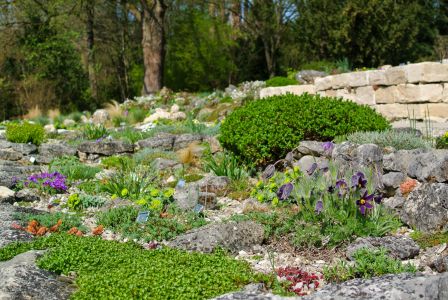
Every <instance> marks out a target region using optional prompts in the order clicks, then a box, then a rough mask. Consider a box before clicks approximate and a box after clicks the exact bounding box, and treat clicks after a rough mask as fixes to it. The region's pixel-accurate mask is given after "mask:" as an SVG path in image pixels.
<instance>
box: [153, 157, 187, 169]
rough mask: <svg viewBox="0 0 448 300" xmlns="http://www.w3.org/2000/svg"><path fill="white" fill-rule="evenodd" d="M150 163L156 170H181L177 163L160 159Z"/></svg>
mask: <svg viewBox="0 0 448 300" xmlns="http://www.w3.org/2000/svg"><path fill="white" fill-rule="evenodd" d="M152 163H153V165H154V167H155V168H156V169H157V170H165V169H178V168H182V165H181V164H180V163H179V162H178V161H175V160H171V159H166V158H161V157H158V158H156V159H154V161H153V162H152Z"/></svg>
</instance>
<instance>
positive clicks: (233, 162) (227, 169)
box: [203, 152, 248, 180]
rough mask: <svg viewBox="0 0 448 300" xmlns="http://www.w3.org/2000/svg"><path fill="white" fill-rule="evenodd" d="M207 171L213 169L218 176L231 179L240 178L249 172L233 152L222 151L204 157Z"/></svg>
mask: <svg viewBox="0 0 448 300" xmlns="http://www.w3.org/2000/svg"><path fill="white" fill-rule="evenodd" d="M203 162H204V168H205V171H207V172H209V171H212V172H213V173H214V174H215V175H216V176H227V177H228V178H229V179H230V180H240V179H243V178H244V177H247V176H248V174H247V172H246V170H245V169H244V167H243V166H241V165H240V164H239V163H238V160H237V159H236V157H235V156H233V155H232V154H231V153H227V152H221V153H219V154H216V155H214V156H213V155H208V156H206V157H205V158H204V160H203Z"/></svg>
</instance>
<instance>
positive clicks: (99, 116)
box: [92, 109, 109, 124]
mask: <svg viewBox="0 0 448 300" xmlns="http://www.w3.org/2000/svg"><path fill="white" fill-rule="evenodd" d="M107 120H109V113H108V112H107V111H106V110H105V109H98V110H96V111H95V112H94V113H93V115H92V122H93V124H104V123H105V122H106V121H107Z"/></svg>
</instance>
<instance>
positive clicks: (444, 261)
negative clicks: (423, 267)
mask: <svg viewBox="0 0 448 300" xmlns="http://www.w3.org/2000/svg"><path fill="white" fill-rule="evenodd" d="M431 267H432V268H433V269H434V270H436V271H437V272H439V273H443V272H447V271H448V255H445V256H441V257H439V258H438V259H436V260H435V261H434V262H433V263H432V264H431Z"/></svg>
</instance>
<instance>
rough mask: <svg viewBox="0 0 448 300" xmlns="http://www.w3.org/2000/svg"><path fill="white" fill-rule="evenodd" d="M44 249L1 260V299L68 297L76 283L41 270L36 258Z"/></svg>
mask: <svg viewBox="0 0 448 300" xmlns="http://www.w3.org/2000/svg"><path fill="white" fill-rule="evenodd" d="M42 254H43V251H28V252H25V253H22V254H19V255H17V256H16V257H14V258H13V259H11V260H9V261H6V262H0V282H1V283H2V284H0V298H1V299H45V300H51V299H54V300H59V299H68V298H69V296H70V295H71V294H72V293H73V292H74V285H71V284H69V283H67V282H64V281H62V280H58V275H56V274H54V273H51V272H48V271H45V270H41V269H39V268H38V267H37V266H36V259H37V258H38V257H39V256H41V255H42Z"/></svg>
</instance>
